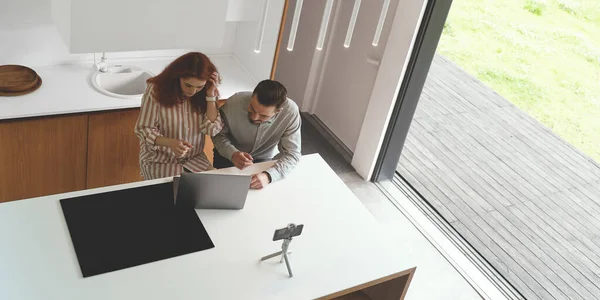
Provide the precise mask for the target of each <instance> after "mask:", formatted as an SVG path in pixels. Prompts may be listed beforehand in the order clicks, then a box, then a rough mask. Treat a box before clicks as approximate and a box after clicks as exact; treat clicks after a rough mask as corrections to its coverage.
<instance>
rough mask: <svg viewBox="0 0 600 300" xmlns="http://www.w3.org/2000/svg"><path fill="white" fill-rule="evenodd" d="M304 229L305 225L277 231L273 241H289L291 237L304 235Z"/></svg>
mask: <svg viewBox="0 0 600 300" xmlns="http://www.w3.org/2000/svg"><path fill="white" fill-rule="evenodd" d="M302 229H304V224H300V225H293V226H288V227H285V228H281V229H277V230H275V233H274V234H273V241H278V240H283V239H289V238H291V237H295V236H299V235H300V234H301V233H302Z"/></svg>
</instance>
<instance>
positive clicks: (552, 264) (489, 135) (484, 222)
mask: <svg viewBox="0 0 600 300" xmlns="http://www.w3.org/2000/svg"><path fill="white" fill-rule="evenodd" d="M398 171H399V173H400V174H401V175H402V176H403V177H404V178H405V179H406V180H407V181H408V182H409V183H410V184H411V185H412V186H413V187H415V188H416V189H417V190H418V191H419V192H420V193H421V194H422V195H423V196H424V197H425V198H426V199H427V201H429V202H430V203H431V204H432V205H433V206H434V207H435V208H436V209H437V210H438V211H439V212H440V213H441V214H442V215H443V216H444V217H445V219H446V220H448V221H449V222H450V223H451V225H452V226H454V228H455V229H456V230H457V231H458V232H459V233H460V234H461V235H462V236H463V237H464V238H465V239H466V240H467V241H468V242H469V243H470V244H471V245H473V247H474V248H475V249H477V250H478V251H479V253H481V254H482V255H483V256H484V257H485V258H486V259H487V260H488V261H490V262H491V263H492V265H494V267H495V268H496V269H497V270H498V271H499V272H500V273H502V275H503V276H504V277H506V278H507V279H508V280H509V281H510V282H511V283H512V284H513V285H514V286H515V287H516V288H517V289H518V290H519V291H520V292H521V293H522V294H523V295H524V296H525V297H527V298H528V299H600V164H598V163H596V162H594V161H593V160H592V159H591V158H589V157H587V156H586V155H584V154H583V153H581V152H580V151H579V150H577V149H575V148H574V147H573V146H571V145H569V144H568V143H567V142H566V141H564V140H563V139H561V138H560V137H558V136H557V135H556V134H554V133H553V132H552V131H551V130H549V129H548V128H546V127H544V126H543V125H542V124H540V123H539V122H537V121H536V120H535V119H533V118H532V117H530V116H529V115H527V114H526V113H525V112H523V111H521V110H520V109H518V108H517V107H515V106H514V105H512V104H511V103H509V102H508V101H507V100H506V99H504V98H502V97H501V96H500V95H498V94H496V93H495V92H494V91H492V90H491V89H490V88H488V87H486V86H485V85H484V84H483V83H481V82H479V81H478V80H477V79H475V78H474V77H472V76H470V75H469V74H467V73H466V72H465V71H463V70H462V69H461V68H459V67H457V66H456V65H455V64H453V63H452V62H450V61H448V60H447V59H445V58H443V57H441V56H439V55H438V56H436V58H435V59H434V61H433V64H432V66H431V69H430V72H429V76H428V79H427V82H426V84H425V87H424V90H423V94H422V96H421V100H420V102H419V106H418V108H417V112H416V114H415V118H414V121H413V123H412V126H411V129H410V132H409V135H408V138H407V142H406V144H405V147H404V150H403V153H402V157H401V159H400V163H399V165H398Z"/></svg>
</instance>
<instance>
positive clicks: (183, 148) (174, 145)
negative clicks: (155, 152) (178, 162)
mask: <svg viewBox="0 0 600 300" xmlns="http://www.w3.org/2000/svg"><path fill="white" fill-rule="evenodd" d="M168 145H169V147H170V148H171V149H173V153H175V157H183V156H184V155H185V154H186V153H187V152H188V151H189V150H190V149H192V148H193V147H194V146H192V144H190V143H188V142H186V141H182V140H177V139H169V143H168Z"/></svg>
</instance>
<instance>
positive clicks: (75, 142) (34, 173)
mask: <svg viewBox="0 0 600 300" xmlns="http://www.w3.org/2000/svg"><path fill="white" fill-rule="evenodd" d="M87 127H88V116H87V115H70V116H58V117H45V118H35V119H25V120H15V121H12V120H11V121H0V137H2V139H1V140H0V202H4V201H10V200H18V199H24V198H32V197H37V196H43V195H50V194H57V193H63V192H69V191H76V190H82V189H85V187H86V179H85V177H86V154H87V151H86V150H87V144H86V141H87Z"/></svg>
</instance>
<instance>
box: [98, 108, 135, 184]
mask: <svg viewBox="0 0 600 300" xmlns="http://www.w3.org/2000/svg"><path fill="white" fill-rule="evenodd" d="M139 112H140V110H139V109H138V108H136V109H128V110H118V111H109V112H98V113H92V114H90V118H89V129H88V145H87V147H88V157H87V188H88V189H91V188H96V187H102V186H107V185H115V184H122V183H129V182H135V181H140V180H143V178H142V176H141V175H140V165H139V162H138V157H139V149H140V147H139V139H138V138H137V136H136V135H135V134H134V133H133V129H134V127H135V122H136V121H137V118H138V115H139Z"/></svg>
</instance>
